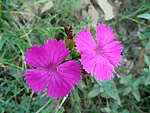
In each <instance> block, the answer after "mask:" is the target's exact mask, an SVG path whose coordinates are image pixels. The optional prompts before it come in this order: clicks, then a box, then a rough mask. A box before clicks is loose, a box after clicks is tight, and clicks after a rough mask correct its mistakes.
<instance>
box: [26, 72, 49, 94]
mask: <svg viewBox="0 0 150 113" xmlns="http://www.w3.org/2000/svg"><path fill="white" fill-rule="evenodd" d="M24 75H26V78H25V80H26V82H27V83H28V84H29V86H30V89H32V91H36V90H38V94H40V92H41V91H43V90H44V89H45V87H46V86H47V84H48V81H49V70H39V69H28V70H27V72H26V73H25V74H24Z"/></svg>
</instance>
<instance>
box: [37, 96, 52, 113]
mask: <svg viewBox="0 0 150 113" xmlns="http://www.w3.org/2000/svg"><path fill="white" fill-rule="evenodd" d="M51 100H52V99H50V100H49V101H48V102H47V103H46V104H45V105H44V106H42V107H41V108H40V109H39V110H38V111H37V112H36V113H39V112H40V111H42V110H43V109H44V108H45V107H46V106H47V105H48V104H49V103H50V101H51Z"/></svg>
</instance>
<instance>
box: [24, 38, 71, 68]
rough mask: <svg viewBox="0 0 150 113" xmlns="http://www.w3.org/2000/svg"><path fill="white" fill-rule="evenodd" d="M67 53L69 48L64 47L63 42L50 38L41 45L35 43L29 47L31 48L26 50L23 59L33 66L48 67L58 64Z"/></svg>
mask: <svg viewBox="0 0 150 113" xmlns="http://www.w3.org/2000/svg"><path fill="white" fill-rule="evenodd" d="M68 54H69V50H68V49H66V46H65V44H64V43H62V42H61V41H59V42H57V40H56V39H54V40H51V39H50V40H49V41H48V43H46V42H44V45H43V46H41V47H39V46H37V45H35V46H33V47H31V50H27V53H25V55H24V56H25V57H26V59H24V61H25V62H26V63H27V64H28V65H31V66H33V67H37V68H41V69H48V68H49V67H50V66H56V65H58V64H59V63H60V62H62V61H63V60H64V59H65V58H66V57H67V56H68Z"/></svg>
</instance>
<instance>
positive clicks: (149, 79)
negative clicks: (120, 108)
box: [145, 72, 150, 86]
mask: <svg viewBox="0 0 150 113" xmlns="http://www.w3.org/2000/svg"><path fill="white" fill-rule="evenodd" d="M149 84H150V72H149V73H148V76H147V78H146V80H145V85H146V86H147V85H149Z"/></svg>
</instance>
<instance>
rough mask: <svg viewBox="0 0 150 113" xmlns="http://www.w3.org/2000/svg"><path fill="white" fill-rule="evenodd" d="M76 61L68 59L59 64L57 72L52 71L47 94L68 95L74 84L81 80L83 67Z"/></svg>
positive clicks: (54, 95) (55, 96)
mask: <svg viewBox="0 0 150 113" xmlns="http://www.w3.org/2000/svg"><path fill="white" fill-rule="evenodd" d="M76 63H77V62H76V61H68V62H65V63H63V64H61V65H59V66H58V68H57V72H55V73H52V75H51V79H50V80H49V85H48V88H47V91H46V92H47V96H49V95H51V97H52V98H56V99H57V98H60V97H61V96H62V97H65V96H67V95H68V94H69V93H71V89H74V86H73V85H74V84H76V85H77V82H79V81H80V79H81V78H80V77H79V75H81V68H80V66H79V65H77V64H76Z"/></svg>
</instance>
